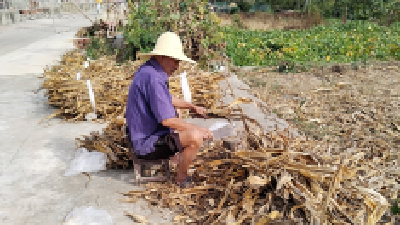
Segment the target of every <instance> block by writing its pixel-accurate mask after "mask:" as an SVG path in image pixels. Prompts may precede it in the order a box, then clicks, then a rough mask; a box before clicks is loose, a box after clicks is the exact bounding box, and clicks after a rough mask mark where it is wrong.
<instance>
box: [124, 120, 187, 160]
mask: <svg viewBox="0 0 400 225" xmlns="http://www.w3.org/2000/svg"><path fill="white" fill-rule="evenodd" d="M125 132H126V134H127V138H128V142H129V145H130V147H131V146H132V142H131V140H130V135H129V129H128V127H126V130H125ZM154 147H155V151H154V152H151V153H149V154H147V155H138V154H135V155H136V158H138V159H144V160H159V159H168V158H170V157H171V156H174V155H175V154H176V153H177V152H182V149H183V148H182V145H181V141H180V139H179V134H177V133H170V134H166V135H163V136H161V137H160V138H159V139H158V140H157V141H156V143H154ZM130 151H134V150H133V148H130ZM131 153H133V152H131Z"/></svg>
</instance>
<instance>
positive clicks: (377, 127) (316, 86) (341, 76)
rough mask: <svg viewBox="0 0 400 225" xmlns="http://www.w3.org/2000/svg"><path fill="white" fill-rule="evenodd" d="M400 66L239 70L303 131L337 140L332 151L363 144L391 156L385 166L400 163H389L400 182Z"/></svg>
mask: <svg viewBox="0 0 400 225" xmlns="http://www.w3.org/2000/svg"><path fill="white" fill-rule="evenodd" d="M399 68H400V62H398V61H395V62H385V63H383V62H375V63H371V64H370V65H367V66H362V67H359V68H354V67H351V66H344V65H336V66H331V67H329V68H327V67H325V68H314V69H312V70H311V71H309V72H304V73H277V72H274V71H273V69H271V68H270V69H268V68H264V69H255V68H252V69H244V68H242V69H238V70H237V72H236V74H238V77H239V78H240V79H242V80H243V81H244V82H245V83H247V84H249V86H250V87H252V89H253V90H254V91H253V93H254V94H255V95H256V96H258V97H259V98H260V99H262V100H263V101H265V102H266V103H267V104H268V105H269V106H270V108H271V110H272V111H273V112H275V113H277V114H278V116H279V117H280V118H283V119H286V120H288V121H289V122H290V123H292V124H294V126H295V127H297V128H298V129H299V130H300V132H301V133H303V134H305V135H307V137H309V138H310V139H312V140H318V141H330V142H331V143H333V144H334V145H333V147H332V153H333V152H343V151H347V150H348V149H350V148H358V149H363V151H367V152H368V155H369V157H370V158H374V157H387V159H386V161H387V162H388V165H386V166H387V167H391V168H392V166H394V167H393V168H397V169H389V170H388V171H389V172H388V174H387V176H389V177H391V176H394V177H397V178H396V179H397V181H398V182H400V180H399V178H398V177H399V174H398V172H397V171H398V165H399V161H400V157H399V144H400V135H399V131H400V116H399V106H400V90H399V89H398V87H399V84H400V83H399V82H400V78H399V77H400V69H399ZM396 170H397V171H396ZM386 197H387V198H388V199H391V198H399V197H400V196H399V195H396V194H395V195H392V196H386Z"/></svg>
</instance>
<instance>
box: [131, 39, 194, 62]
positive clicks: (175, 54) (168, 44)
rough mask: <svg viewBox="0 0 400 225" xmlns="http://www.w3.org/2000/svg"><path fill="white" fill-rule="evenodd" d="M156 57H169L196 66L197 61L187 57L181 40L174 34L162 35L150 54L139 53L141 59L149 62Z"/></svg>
mask: <svg viewBox="0 0 400 225" xmlns="http://www.w3.org/2000/svg"><path fill="white" fill-rule="evenodd" d="M155 55H162V56H169V57H171V58H175V59H177V60H180V61H186V62H190V63H194V64H196V61H193V60H191V59H190V58H189V57H187V56H186V55H185V53H184V52H183V47H182V42H181V39H180V38H179V36H178V35H177V34H175V33H173V32H165V33H163V34H161V35H160V36H159V37H158V39H157V43H156V46H155V47H154V49H153V51H151V52H150V53H138V56H139V57H140V59H143V60H148V59H150V58H151V57H152V56H155Z"/></svg>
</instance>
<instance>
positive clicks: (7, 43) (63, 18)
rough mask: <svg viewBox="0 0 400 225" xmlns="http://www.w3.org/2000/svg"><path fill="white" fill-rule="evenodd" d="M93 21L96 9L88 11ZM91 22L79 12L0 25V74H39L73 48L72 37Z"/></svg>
mask: <svg viewBox="0 0 400 225" xmlns="http://www.w3.org/2000/svg"><path fill="white" fill-rule="evenodd" d="M87 15H88V16H89V18H90V19H92V20H93V21H94V20H95V19H96V13H95V12H87ZM90 25H91V22H90V21H89V20H88V19H85V18H84V17H83V15H80V14H76V15H73V14H65V15H60V16H58V17H57V18H56V19H54V25H53V19H51V18H47V19H46V18H45V19H36V20H27V21H25V22H21V23H17V24H13V25H8V26H0V46H1V47H0V76H1V75H23V74H28V73H29V74H38V73H42V72H43V65H53V64H54V62H55V61H56V60H59V59H60V55H62V54H64V53H65V51H67V50H68V49H72V48H73V47H74V46H73V43H72V38H74V35H75V34H76V32H77V31H78V30H79V29H80V28H81V27H84V26H90Z"/></svg>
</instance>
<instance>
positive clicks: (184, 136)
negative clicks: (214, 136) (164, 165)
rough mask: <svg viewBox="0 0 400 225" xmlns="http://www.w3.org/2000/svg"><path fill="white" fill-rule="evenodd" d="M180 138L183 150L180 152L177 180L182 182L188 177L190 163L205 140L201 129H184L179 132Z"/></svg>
mask: <svg viewBox="0 0 400 225" xmlns="http://www.w3.org/2000/svg"><path fill="white" fill-rule="evenodd" d="M179 139H180V141H181V145H182V147H183V152H182V153H181V154H179V155H180V156H179V166H178V175H177V177H176V181H177V182H178V183H181V182H183V181H184V180H185V179H186V177H187V171H188V169H189V167H190V164H191V163H192V162H193V160H194V159H195V158H196V155H197V151H198V150H199V148H200V146H201V143H202V142H203V136H202V135H201V133H200V132H199V131H184V132H179Z"/></svg>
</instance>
